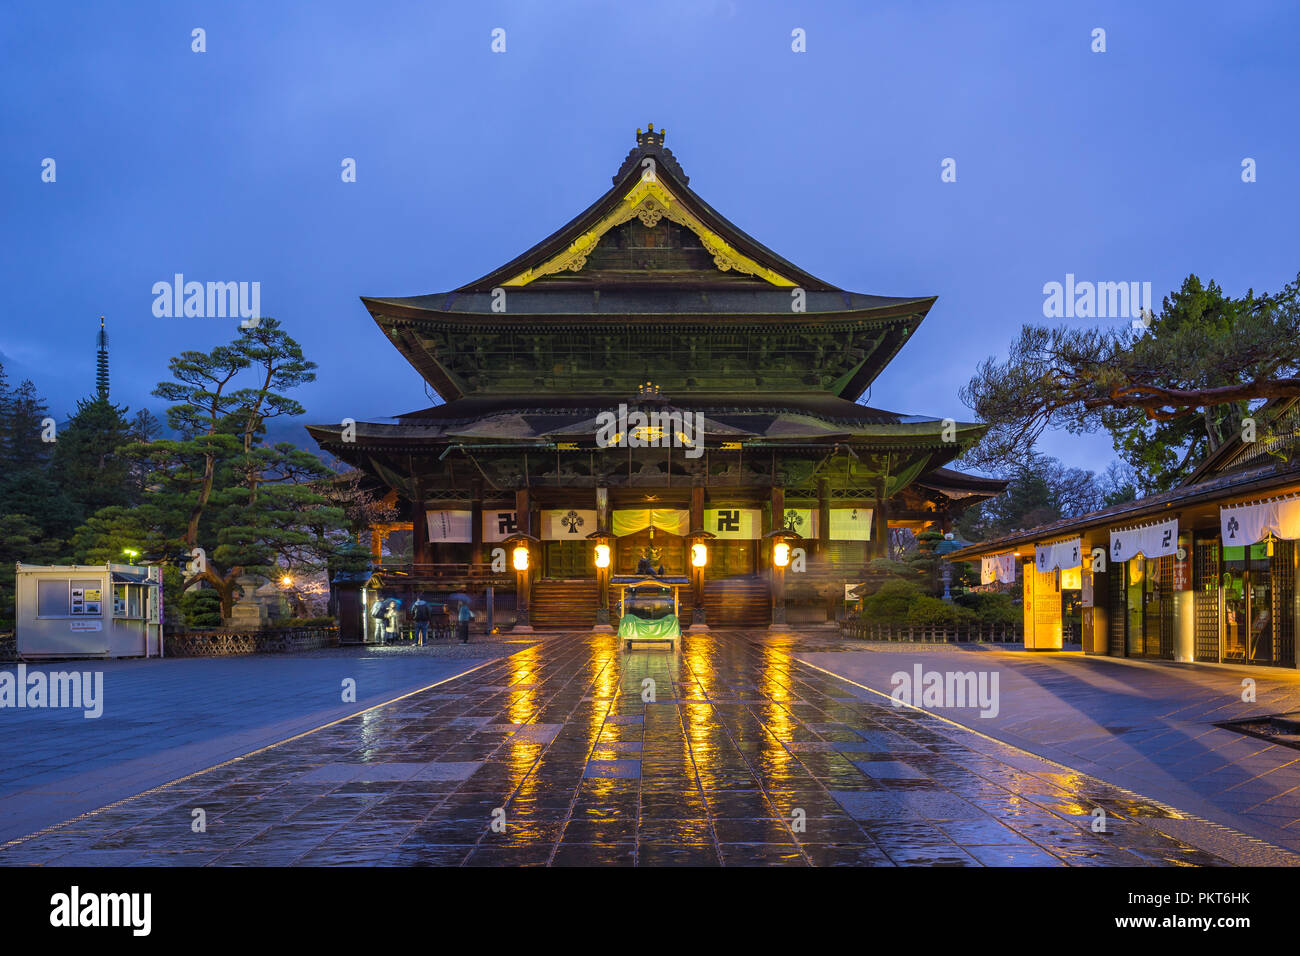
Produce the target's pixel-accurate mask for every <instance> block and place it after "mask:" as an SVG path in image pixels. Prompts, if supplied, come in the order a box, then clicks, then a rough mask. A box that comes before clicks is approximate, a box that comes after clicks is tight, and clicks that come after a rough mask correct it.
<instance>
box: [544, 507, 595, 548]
mask: <svg viewBox="0 0 1300 956" xmlns="http://www.w3.org/2000/svg"><path fill="white" fill-rule="evenodd" d="M595 530H596V512H595V511H594V510H593V511H586V510H577V509H575V508H568V509H564V510H560V511H543V512H542V539H543V540H545V541H582V540H585V539H586V537H587V535H588V534H590V533H591V532H593V531H595Z"/></svg>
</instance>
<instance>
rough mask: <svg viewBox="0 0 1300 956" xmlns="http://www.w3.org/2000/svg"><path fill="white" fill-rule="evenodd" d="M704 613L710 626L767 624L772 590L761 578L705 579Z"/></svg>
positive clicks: (754, 625)
mask: <svg viewBox="0 0 1300 956" xmlns="http://www.w3.org/2000/svg"><path fill="white" fill-rule="evenodd" d="M704 615H705V620H706V621H707V623H708V625H709V627H766V626H767V625H769V624H771V623H772V593H771V591H769V590H768V583H767V581H766V580H764V579H763V578H760V577H740V578H721V579H719V580H714V581H705V582H704Z"/></svg>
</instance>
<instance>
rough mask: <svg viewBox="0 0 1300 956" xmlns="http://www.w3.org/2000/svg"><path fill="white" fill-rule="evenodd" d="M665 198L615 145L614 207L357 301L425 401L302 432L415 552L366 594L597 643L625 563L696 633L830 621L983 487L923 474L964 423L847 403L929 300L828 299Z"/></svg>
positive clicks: (682, 184) (723, 227)
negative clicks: (677, 581) (353, 475)
mask: <svg viewBox="0 0 1300 956" xmlns="http://www.w3.org/2000/svg"><path fill="white" fill-rule="evenodd" d="M746 162H749V160H746ZM689 182H690V180H689V179H688V177H687V176H686V174H685V172H684V171H683V170H682V168H681V166H680V165H679V164H678V161H677V159H676V158H675V157H674V156H673V154H672V152H671V151H670V150H669V149H668V148H667V147H666V146H665V145H664V132H663V130H656V129H654V128H653V127H650V128H649V129H647V130H645V131H641V130H638V131H637V136H636V146H635V148H633V149H632V150H631V152H630V153H628V155H627V157H626V158H625V159H624V161H623V163H622V165H621V166H620V167H619V168H618V171H617V172H616V173H615V174H614V177H613V188H611V189H609V190H608V191H607V192H605V194H604V195H603V196H601V197H600V198H599V199H597V200H596V201H595V202H594V203H593V204H592V205H591V206H590V207H588V208H587V209H586V210H584V211H583V212H581V213H579V214H578V215H577V216H576V217H575V218H574V219H573V220H571V221H570V222H568V223H567V224H565V225H564V226H561V227H560V228H559V229H558V230H556V231H555V232H554V233H552V234H551V235H550V236H548V237H547V238H545V239H543V240H542V241H541V242H539V243H537V245H535V246H533V247H532V248H531V249H529V250H527V251H526V252H524V253H522V254H521V255H519V256H517V257H516V258H514V259H512V260H510V261H509V262H507V263H506V264H505V265H502V266H500V267H499V268H497V269H494V270H493V271H492V272H490V273H488V274H487V275H485V276H483V277H482V278H481V279H478V280H476V281H474V282H470V283H469V284H467V285H462V286H460V287H459V288H456V289H454V290H452V291H450V292H435V293H430V294H424V295H416V296H411V297H383V298H370V297H365V298H363V299H362V301H363V303H364V304H365V307H366V309H367V310H368V311H369V313H370V315H371V317H372V318H373V319H374V322H375V324H376V325H378V327H379V330H380V331H381V332H382V334H383V335H385V336H387V338H388V339H389V341H390V342H391V343H392V346H393V347H394V348H395V349H397V350H398V351H399V352H400V353H401V355H402V357H403V358H404V359H406V361H407V362H409V363H410V364H411V366H412V367H413V368H415V369H416V370H417V371H418V372H419V374H420V375H421V376H422V377H423V378H424V380H425V382H427V384H428V387H429V389H430V390H432V391H433V392H435V393H436V394H437V396H438V397H439V398H440V399H441V401H440V403H439V404H436V405H433V406H432V407H428V408H419V409H416V410H414V411H408V412H405V413H403V414H400V415H398V416H397V417H396V418H395V419H391V420H387V421H374V422H345V423H341V424H337V425H313V426H310V428H309V431H310V433H311V435H312V436H313V437H314V438H315V440H316V441H317V442H318V443H319V444H320V446H321V447H322V448H323V449H324V450H326V451H327V452H329V453H332V454H333V455H335V456H337V457H338V458H340V459H342V460H344V461H346V462H348V463H350V464H352V465H354V466H356V467H357V468H358V469H361V470H363V471H364V472H365V473H366V475H367V476H368V480H369V481H370V482H371V483H372V486H373V487H374V488H375V489H377V491H378V492H379V493H380V494H382V495H385V496H387V497H388V499H389V500H390V501H391V502H393V503H394V504H395V506H396V507H397V508H398V509H399V514H400V515H401V517H402V519H404V521H403V524H405V526H406V527H408V528H410V529H411V532H412V533H413V536H414V543H413V553H412V555H411V558H410V560H409V561H407V562H402V563H394V562H392V561H390V560H388V559H386V558H385V559H383V560H382V561H380V562H379V563H378V566H377V567H376V569H375V572H374V575H373V577H372V579H371V580H370V582H369V586H370V590H371V591H375V590H376V589H388V590H391V591H393V592H394V593H397V592H398V591H402V590H403V589H404V590H405V593H413V592H415V591H419V592H421V593H426V594H429V595H431V596H436V595H445V594H448V593H453V592H460V593H464V594H468V595H469V596H470V597H471V598H472V599H473V603H474V604H476V605H480V606H481V605H483V604H484V603H487V602H489V601H490V609H491V613H492V614H493V615H494V618H493V619H494V620H495V621H496V623H497V624H498V625H499V626H501V627H502V628H503V629H509V628H511V627H514V628H518V629H521V630H522V629H526V628H590V627H593V626H602V627H603V626H605V625H607V624H608V622H609V617H610V614H611V613H612V614H615V615H616V614H617V610H618V609H617V607H616V606H615V604H616V602H611V599H610V588H609V584H608V582H609V580H610V576H611V575H619V574H627V573H631V572H633V571H634V570H636V569H637V568H638V566H644V565H642V564H641V562H642V561H643V559H644V560H648V561H649V565H650V566H651V567H654V568H655V569H656V570H659V569H662V573H663V574H664V575H666V576H683V577H687V578H689V580H690V581H691V587H690V589H689V591H688V593H687V595H686V599H685V601H684V602H683V603H684V604H685V605H686V606H685V607H683V625H686V624H693V625H694V626H695V628H696V629H697V630H698V629H699V628H700V627H701V626H707V627H726V626H751V627H752V626H767V625H769V624H775V625H781V624H782V623H787V622H788V623H790V624H795V623H817V622H826V621H833V620H834V619H835V618H836V616H837V615H838V614H841V613H842V612H843V608H844V596H845V590H846V587H845V586H846V585H857V584H859V583H861V582H862V581H863V580H864V575H866V574H867V573H868V565H869V563H870V562H871V561H872V560H873V559H874V558H878V557H883V556H885V555H886V554H887V549H888V546H889V544H888V543H889V531H890V529H891V528H912V529H913V530H921V529H926V528H932V529H935V530H947V529H948V527H949V526H950V524H951V522H952V521H953V519H954V518H955V517H956V516H957V515H958V514H960V512H961V511H962V510H963V509H964V508H966V507H969V506H970V505H972V504H974V503H976V502H978V501H981V500H983V499H985V498H987V497H989V496H991V495H993V494H996V493H997V492H998V491H1000V490H1001V489H1002V487H1003V483H1002V482H999V481H993V480H990V479H985V478H978V477H975V476H971V475H965V474H962V473H960V472H957V471H953V470H951V469H948V468H946V467H944V466H945V465H946V464H947V463H948V462H950V461H951V460H952V459H953V458H955V457H956V456H958V455H959V454H960V453H961V452H962V451H963V450H964V449H965V448H967V447H969V446H970V445H971V444H972V443H973V442H974V441H976V440H978V438H979V436H980V435H981V434H982V431H983V426H980V425H977V424H972V423H963V422H958V421H954V420H952V419H944V418H935V417H931V416H926V415H907V414H900V413H897V412H892V411H885V410H883V409H880V408H875V407H871V406H868V405H864V404H860V403H859V399H860V398H861V397H862V396H863V395H864V393H865V392H866V391H867V389H868V388H869V387H870V386H871V384H872V382H873V381H874V380H875V379H876V377H877V376H878V375H879V374H880V373H881V371H882V370H883V369H884V368H885V367H886V365H887V364H888V363H889V362H890V361H891V360H892V359H893V358H894V356H895V355H896V354H898V352H899V350H900V349H901V348H903V347H904V345H906V343H907V341H908V339H909V338H910V337H911V335H912V333H913V332H914V331H915V330H916V328H917V326H918V325H919V324H920V322H921V321H922V319H924V318H925V316H926V314H927V313H928V312H929V310H930V308H931V306H932V305H933V304H934V301H935V300H934V297H932V296H920V297H911V296H903V297H885V296H878V295H866V294H862V293H857V292H847V291H845V290H843V289H840V288H838V287H836V286H834V285H832V284H830V283H829V282H826V281H824V280H822V279H819V278H817V277H816V276H814V275H812V274H811V273H808V272H805V271H804V270H803V269H801V268H799V267H798V266H796V265H794V264H793V263H791V262H788V261H786V260H785V259H783V258H782V257H781V256H779V255H777V254H776V253H775V252H773V251H772V250H770V249H768V248H767V247H766V246H764V245H762V244H760V243H759V242H758V241H757V240H755V239H753V238H751V237H750V236H749V235H747V234H746V233H745V232H743V231H742V230H741V229H739V228H738V227H736V226H735V225H733V224H732V223H731V222H730V221H728V220H727V219H725V218H724V217H723V216H722V215H721V214H720V213H718V212H717V211H715V210H714V209H713V208H712V207H711V206H709V204H708V203H706V202H705V201H704V200H703V199H701V198H700V197H699V196H698V195H696V194H695V192H694V191H692V189H691V188H690V186H689ZM392 527H393V528H398V527H400V526H392ZM380 530H382V529H380ZM389 530H392V528H390V529H389ZM783 562H785V563H783ZM489 596H490V597H489ZM363 600H364V599H363ZM343 624H344V634H345V636H346V635H347V634H348V632H349V625H348V622H347V621H344V622H343Z"/></svg>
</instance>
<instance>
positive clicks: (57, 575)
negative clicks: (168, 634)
mask: <svg viewBox="0 0 1300 956" xmlns="http://www.w3.org/2000/svg"><path fill="white" fill-rule="evenodd" d="M162 610H163V609H162V568H159V567H140V566H138V565H133V564H104V565H63V566H57V565H36V564H19V565H18V569H17V580H16V588H15V607H14V640H15V643H16V645H17V651H18V659H19V660H30V659H33V658H49V657H153V656H159V657H161V656H162Z"/></svg>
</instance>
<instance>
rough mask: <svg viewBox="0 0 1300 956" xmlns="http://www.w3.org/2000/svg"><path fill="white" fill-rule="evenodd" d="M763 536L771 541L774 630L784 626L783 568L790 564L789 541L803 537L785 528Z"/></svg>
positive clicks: (800, 539)
mask: <svg viewBox="0 0 1300 956" xmlns="http://www.w3.org/2000/svg"><path fill="white" fill-rule="evenodd" d="M764 537H765V538H770V539H771V541H772V624H771V627H772V628H773V629H774V630H781V629H783V628H784V627H785V569H786V567H787V566H788V565H789V564H790V543H791V542H793V541H802V540H803V537H802V536H801V535H799V534H798V533H796V532H794V531H788V530H786V529H785V528H776V529H775V530H773V531H769V532H768V533H767V534H766V535H764Z"/></svg>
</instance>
